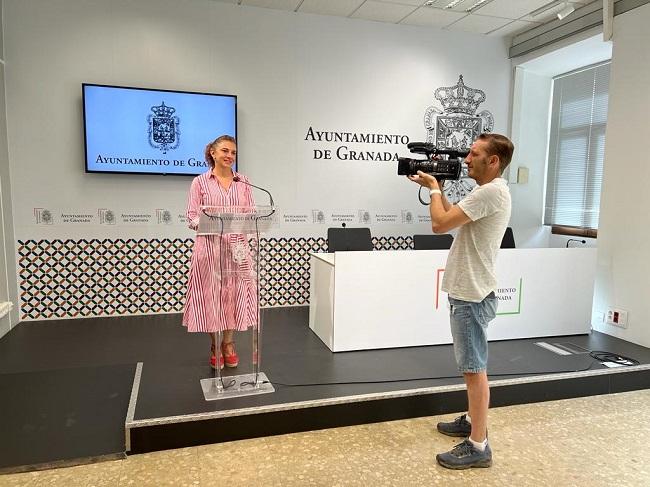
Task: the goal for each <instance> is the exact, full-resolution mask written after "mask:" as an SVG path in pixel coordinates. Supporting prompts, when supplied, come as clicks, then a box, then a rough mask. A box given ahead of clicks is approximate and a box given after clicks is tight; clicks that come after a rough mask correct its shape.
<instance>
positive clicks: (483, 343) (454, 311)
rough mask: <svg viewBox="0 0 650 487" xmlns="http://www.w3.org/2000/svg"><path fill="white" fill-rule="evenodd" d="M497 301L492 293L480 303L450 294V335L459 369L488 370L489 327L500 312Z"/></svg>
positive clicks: (463, 370) (465, 370)
mask: <svg viewBox="0 0 650 487" xmlns="http://www.w3.org/2000/svg"><path fill="white" fill-rule="evenodd" d="M497 303H498V301H497V298H496V296H495V295H494V293H493V292H492V293H490V294H488V295H487V296H486V297H485V298H484V299H483V301H481V302H480V303H470V302H469V301H461V300H460V299H454V298H452V297H451V296H450V297H449V308H450V309H449V322H450V324H451V336H452V337H453V339H454V355H455V356H456V363H457V364H458V370H459V371H460V372H470V373H471V372H473V373H476V372H482V371H484V370H486V369H487V360H488V342H487V327H488V323H490V321H492V320H493V319H494V317H495V316H496V314H497Z"/></svg>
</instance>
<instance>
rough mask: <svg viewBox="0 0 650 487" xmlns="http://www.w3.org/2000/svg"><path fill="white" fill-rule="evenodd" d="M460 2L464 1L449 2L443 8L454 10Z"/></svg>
mask: <svg viewBox="0 0 650 487" xmlns="http://www.w3.org/2000/svg"><path fill="white" fill-rule="evenodd" d="M462 1H464V0H451V2H449V3H448V4H447V5H445V6H444V7H443V8H454V7H455V6H456V5H458V4H459V3H460V2H462Z"/></svg>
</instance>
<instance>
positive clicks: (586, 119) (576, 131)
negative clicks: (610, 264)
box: [544, 61, 610, 229]
mask: <svg viewBox="0 0 650 487" xmlns="http://www.w3.org/2000/svg"><path fill="white" fill-rule="evenodd" d="M609 68H610V62H609V61H608V62H607V63H603V64H599V65H596V66H590V67H588V68H585V69H582V70H580V71H577V72H572V73H568V74H565V75H562V76H558V77H556V78H555V79H554V80H553V105H552V112H551V132H550V137H549V151H548V177H547V184H546V204H545V210H544V224H545V225H552V226H554V227H555V226H566V227H574V228H584V229H597V228H598V216H599V207H600V188H601V182H602V178H603V158H604V156H605V127H606V125H607V102H608V98H609V96H608V91H609Z"/></svg>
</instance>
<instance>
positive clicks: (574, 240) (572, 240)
mask: <svg viewBox="0 0 650 487" xmlns="http://www.w3.org/2000/svg"><path fill="white" fill-rule="evenodd" d="M569 242H580V243H582V244H586V243H587V241H586V240H580V239H577V238H570V239H569V240H567V241H566V248H567V249H568V248H569Z"/></svg>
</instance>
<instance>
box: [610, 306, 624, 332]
mask: <svg viewBox="0 0 650 487" xmlns="http://www.w3.org/2000/svg"><path fill="white" fill-rule="evenodd" d="M605 322H606V323H607V324H609V325H614V326H620V327H621V328H627V311H625V310H624V309H620V308H608V309H607V313H606V314H605Z"/></svg>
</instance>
